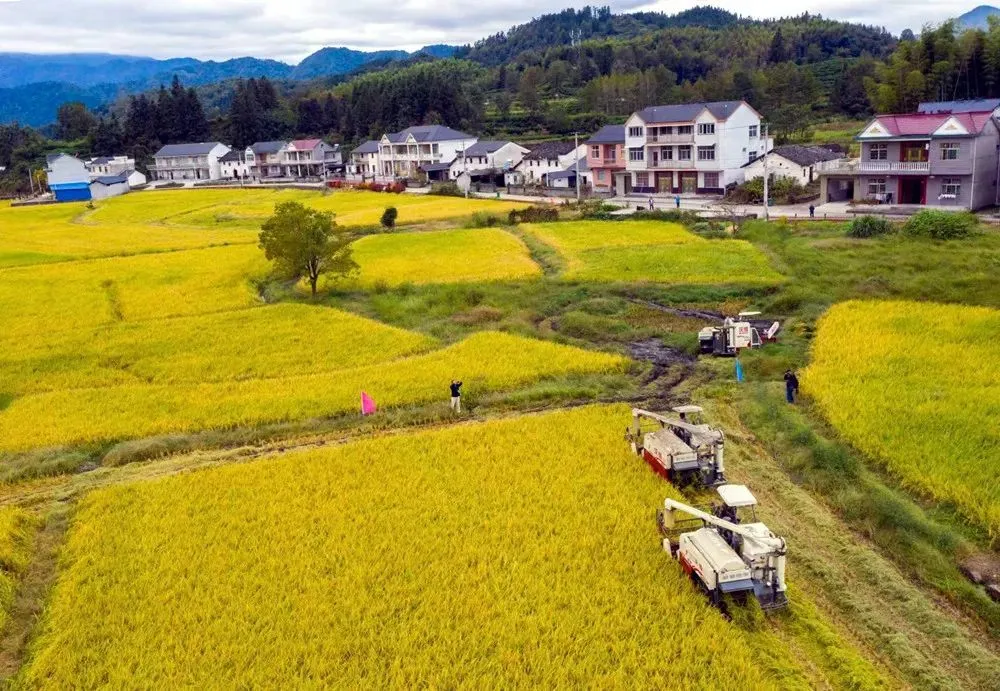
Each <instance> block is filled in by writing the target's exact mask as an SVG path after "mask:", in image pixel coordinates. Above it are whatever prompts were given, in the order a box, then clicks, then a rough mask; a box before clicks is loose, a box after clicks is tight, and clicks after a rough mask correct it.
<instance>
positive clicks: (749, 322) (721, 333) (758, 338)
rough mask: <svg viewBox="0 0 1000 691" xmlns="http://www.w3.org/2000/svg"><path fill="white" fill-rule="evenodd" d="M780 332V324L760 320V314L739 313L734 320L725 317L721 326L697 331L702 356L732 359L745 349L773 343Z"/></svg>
mask: <svg viewBox="0 0 1000 691" xmlns="http://www.w3.org/2000/svg"><path fill="white" fill-rule="evenodd" d="M780 330H781V322H777V321H770V320H766V319H760V312H740V313H739V315H738V316H737V317H736V318H733V317H726V319H725V320H724V321H723V323H722V326H708V327H705V328H704V329H702V330H701V331H699V332H698V344H699V349H700V351H701V353H702V354H703V355H718V356H723V357H732V356H735V355H738V354H739V351H740V350H743V349H745V348H760V347H762V346H763V345H764V344H765V343H768V342H770V341H774V340H775V339H776V338H777V336H778V332H779V331H780Z"/></svg>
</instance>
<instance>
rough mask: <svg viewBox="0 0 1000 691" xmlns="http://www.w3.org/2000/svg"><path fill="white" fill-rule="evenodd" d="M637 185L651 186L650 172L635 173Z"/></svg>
mask: <svg viewBox="0 0 1000 691" xmlns="http://www.w3.org/2000/svg"><path fill="white" fill-rule="evenodd" d="M635 186H636V187H649V173H636V174H635Z"/></svg>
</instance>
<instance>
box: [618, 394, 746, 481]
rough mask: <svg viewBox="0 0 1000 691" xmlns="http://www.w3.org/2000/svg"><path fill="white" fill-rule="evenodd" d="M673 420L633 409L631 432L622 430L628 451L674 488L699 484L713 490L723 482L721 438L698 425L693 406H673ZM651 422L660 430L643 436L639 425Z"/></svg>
mask: <svg viewBox="0 0 1000 691" xmlns="http://www.w3.org/2000/svg"><path fill="white" fill-rule="evenodd" d="M673 411H674V412H675V413H677V414H678V417H677V418H668V417H665V416H663V415H660V414H659V413H651V412H649V411H648V410H641V409H639V408H635V409H633V410H632V420H633V423H632V429H626V430H625V439H626V441H629V442H631V444H632V451H633V452H634V453H635V454H636V455H637V456H641V457H642V458H643V460H645V461H646V463H648V464H649V466H650V467H651V468H652V469H653V470H655V471H656V472H657V473H658V474H659V475H662V476H663V477H664V478H666V479H667V480H668V481H669V482H671V483H673V484H675V485H679V486H680V485H687V484H700V485H704V486H706V487H714V486H716V485H721V484H724V483H725V482H726V468H725V461H724V460H723V451H724V446H725V435H724V434H723V433H722V430H720V429H715V428H713V427H710V426H708V425H706V424H704V423H703V422H702V421H701V414H702V412H703V411H702V409H701V408H700V407H699V406H696V405H686V406H677V407H676V408H674V409H673ZM643 420H653V421H655V422H657V423H659V425H660V429H658V430H656V431H654V432H649V433H646V434H643V432H642V421H643Z"/></svg>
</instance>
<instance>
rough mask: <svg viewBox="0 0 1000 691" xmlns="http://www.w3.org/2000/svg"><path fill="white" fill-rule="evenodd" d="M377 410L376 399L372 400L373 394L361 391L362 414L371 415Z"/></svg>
mask: <svg viewBox="0 0 1000 691" xmlns="http://www.w3.org/2000/svg"><path fill="white" fill-rule="evenodd" d="M376 410H378V406H376V405H375V401H373V400H372V398H371V396H369V395H368V394H366V393H365V392H364V391H362V392H361V414H362V415H371V414H372V413H374V412H375V411H376Z"/></svg>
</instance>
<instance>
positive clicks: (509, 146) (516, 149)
mask: <svg viewBox="0 0 1000 691" xmlns="http://www.w3.org/2000/svg"><path fill="white" fill-rule="evenodd" d="M527 153H529V149H526V148H525V147H523V146H521V145H520V144H515V143H514V142H510V141H482V142H476V143H475V144H473V145H472V146H470V147H469V148H468V149H466V150H465V152H464V153H463V154H460V155H459V156H457V157H456V158H455V160H454V161H452V163H451V166H450V167H449V171H450V176H451V178H452V179H453V180H456V179H458V176H459V175H461V174H462V173H465V172H467V173H469V174H470V175H471V176H473V177H475V176H477V175H479V176H483V175H487V176H489V175H497V176H500V177H503V175H504V173H506V172H508V171H511V170H514V169H515V168H517V166H518V164H520V163H521V160H522V159H524V156H525V154H527Z"/></svg>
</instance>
